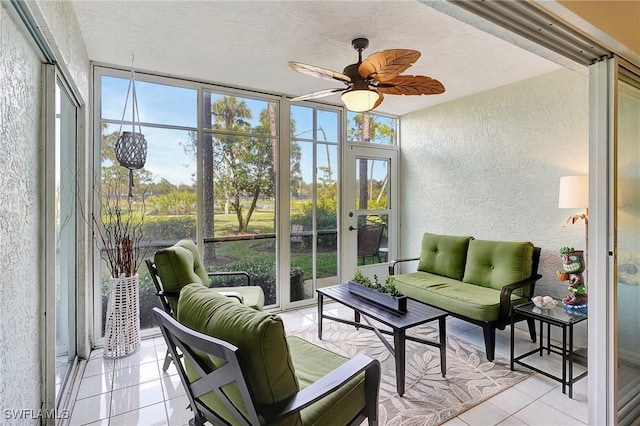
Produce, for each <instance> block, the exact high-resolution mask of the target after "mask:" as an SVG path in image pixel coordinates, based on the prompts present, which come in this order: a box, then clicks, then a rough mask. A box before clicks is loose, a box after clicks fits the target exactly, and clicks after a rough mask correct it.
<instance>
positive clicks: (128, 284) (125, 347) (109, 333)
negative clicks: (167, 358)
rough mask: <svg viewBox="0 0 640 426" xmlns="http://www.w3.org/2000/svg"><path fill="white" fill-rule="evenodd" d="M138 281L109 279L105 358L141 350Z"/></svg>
mask: <svg viewBox="0 0 640 426" xmlns="http://www.w3.org/2000/svg"><path fill="white" fill-rule="evenodd" d="M138 288H139V278H138V275H134V276H133V277H120V278H110V279H109V298H108V301H107V315H106V320H105V327H104V342H105V343H104V356H105V357H107V358H120V357H124V356H127V355H131V354H132V353H134V352H135V351H137V350H138V349H139V348H140V307H139V296H138Z"/></svg>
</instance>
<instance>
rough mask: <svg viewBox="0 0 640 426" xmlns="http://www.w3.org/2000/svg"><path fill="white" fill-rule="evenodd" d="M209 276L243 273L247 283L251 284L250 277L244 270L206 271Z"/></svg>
mask: <svg viewBox="0 0 640 426" xmlns="http://www.w3.org/2000/svg"><path fill="white" fill-rule="evenodd" d="M207 275H208V276H209V278H211V277H218V276H233V275H244V276H245V278H246V279H247V285H248V286H249V285H251V277H250V276H249V273H247V272H245V271H217V272H207Z"/></svg>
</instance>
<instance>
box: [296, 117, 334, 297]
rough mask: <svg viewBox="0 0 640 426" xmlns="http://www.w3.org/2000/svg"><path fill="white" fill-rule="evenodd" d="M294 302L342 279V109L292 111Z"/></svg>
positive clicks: (312, 295)
mask: <svg viewBox="0 0 640 426" xmlns="http://www.w3.org/2000/svg"><path fill="white" fill-rule="evenodd" d="M290 111H291V133H292V137H291V145H290V148H289V151H290V154H289V157H290V167H289V170H290V171H289V182H290V193H289V197H290V221H291V237H290V242H291V246H290V247H291V262H290V277H291V281H290V295H289V297H290V302H296V301H300V300H307V299H313V297H314V295H315V289H316V288H317V287H326V286H330V285H335V284H337V276H338V251H337V250H338V232H337V228H338V188H339V183H340V179H339V173H338V171H339V161H338V146H339V139H340V134H341V131H340V129H341V126H340V122H341V118H340V117H341V113H340V111H338V110H327V109H323V108H316V107H307V106H304V107H303V106H298V105H292V106H291V109H290Z"/></svg>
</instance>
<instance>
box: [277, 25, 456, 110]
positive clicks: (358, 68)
mask: <svg viewBox="0 0 640 426" xmlns="http://www.w3.org/2000/svg"><path fill="white" fill-rule="evenodd" d="M351 45H352V46H353V48H354V49H355V50H357V51H358V62H357V63H355V64H351V65H348V66H347V67H346V68H345V69H344V71H343V72H342V73H339V72H337V71H332V70H329V69H326V68H321V67H317V66H315V65H307V64H302V63H300V62H294V61H289V66H290V67H291V68H292V69H293V70H295V71H298V72H300V73H302V74H307V75H310V76H313V77H319V78H324V79H326V80H333V81H340V82H342V83H344V84H345V85H346V87H344V88H342V87H341V88H336V89H325V90H320V91H317V92H313V93H308V94H306V95H301V96H297V97H295V98H293V99H292V101H304V100H309V99H317V98H322V97H325V96H330V95H333V94H334V93H339V92H342V95H341V98H342V101H343V102H344V104H345V106H346V107H347V109H348V110H350V111H355V112H366V111H371V110H372V109H375V108H377V107H378V106H379V105H380V104H381V103H382V100H383V99H384V97H383V93H385V94H387V95H438V94H440V93H444V86H443V85H442V83H440V82H439V81H438V80H434V79H433V78H431V77H427V76H424V75H400V73H401V72H403V71H405V70H406V69H407V68H409V67H410V66H411V65H413V63H414V62H415V61H417V60H418V58H419V57H420V52H418V51H417V50H410V49H389V50H383V51H382V52H376V53H374V54H372V55H370V56H369V57H368V58H367V59H365V60H364V61H363V60H362V51H363V50H364V49H366V48H367V47H368V46H369V40H368V39H366V38H356V39H354V40H352V41H351Z"/></svg>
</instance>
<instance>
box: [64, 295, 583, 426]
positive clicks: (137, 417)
mask: <svg viewBox="0 0 640 426" xmlns="http://www.w3.org/2000/svg"><path fill="white" fill-rule="evenodd" d="M325 309H330V310H331V311H332V312H331V313H332V314H333V315H336V316H340V317H344V318H352V311H351V310H349V309H347V308H345V307H343V306H340V305H338V304H336V303H333V304H328V305H327V306H326V307H325ZM280 315H281V317H282V319H283V320H284V323H285V326H286V327H287V329H295V328H299V327H303V326H306V325H311V324H316V321H317V311H316V308H315V307H309V308H304V309H299V310H295V311H289V312H285V313H282V314H280ZM447 333H448V334H450V335H455V336H457V337H459V338H461V339H464V340H467V341H469V342H471V343H473V344H476V345H478V346H480V347H482V346H483V338H482V331H481V329H480V328H479V327H477V326H473V325H470V324H468V323H465V322H463V321H460V320H457V319H455V318H449V319H448V320H447ZM509 333H510V332H509V328H508V327H507V329H506V330H505V331H498V335H497V339H496V340H497V344H496V354H497V356H499V357H502V358H504V359H508V358H509V337H510V334H509ZM516 340H517V345H518V346H517V348H518V351H521V350H522V351H524V350H525V349H526V348H528V347H531V343H530V342H529V340H528V333H527V332H525V331H522V330H517V331H516ZM165 351H166V345H165V343H164V340H163V339H162V337H154V338H149V339H145V340H143V342H142V348H141V349H140V350H139V351H138V352H136V353H135V354H133V355H130V356H128V357H126V358H121V359H116V360H108V359H105V358H103V357H102V352H101V350H96V351H93V352H92V353H91V356H90V359H89V361H88V362H87V363H86V366H85V369H84V374H83V376H82V380H81V382H80V386H79V388H78V392H77V397H76V399H75V403H74V405H73V407H70V408H71V409H72V412H71V417H70V419H69V424H70V425H73V426H75V425H105V426H106V425H111V426H120V425H122V426H128V425H142V426H151V425H170V426H174V425H176V426H182V425H186V424H188V422H189V419H191V418H192V415H191V411H190V410H189V409H188V408H187V405H188V400H187V397H186V395H185V393H184V389H183V388H182V385H181V384H180V379H179V377H178V375H177V372H176V370H175V368H174V367H173V366H171V367H170V368H169V370H168V371H167V372H166V373H165V372H163V371H162V363H163V361H164V356H165ZM541 362H542V366H543V367H544V366H545V362H546V361H544V360H543V361H541ZM548 366H549V367H550V368H551V367H553V366H554V365H553V362H552V361H549V365H548ZM519 368H524V367H519ZM587 422H588V419H587V379H583V380H580V381H579V382H577V383H576V384H575V385H574V398H573V399H569V397H568V396H566V395H563V394H562V390H561V387H560V384H559V383H558V382H556V381H553V380H551V379H548V378H546V377H544V376H542V375H540V374H534V375H533V376H531V377H530V378H528V379H526V380H524V381H522V382H520V383H518V384H517V385H515V386H513V387H511V388H509V389H507V390H505V391H504V392H501V393H499V394H498V395H495V396H493V397H492V398H490V399H488V400H487V401H485V402H483V403H481V404H479V405H477V406H475V407H474V408H472V409H470V410H468V411H466V412H464V413H462V414H460V415H459V416H458V417H455V418H453V419H451V420H449V421H448V422H446V423H445V425H447V426H467V425H471V426H476V425H477V426H487V425H531V426H535V425H562V426H569V425H586V424H587Z"/></svg>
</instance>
